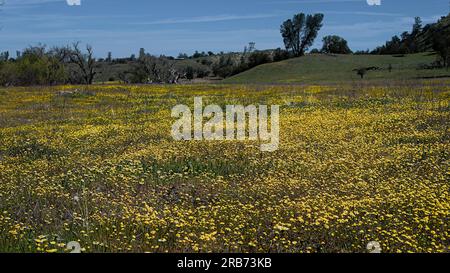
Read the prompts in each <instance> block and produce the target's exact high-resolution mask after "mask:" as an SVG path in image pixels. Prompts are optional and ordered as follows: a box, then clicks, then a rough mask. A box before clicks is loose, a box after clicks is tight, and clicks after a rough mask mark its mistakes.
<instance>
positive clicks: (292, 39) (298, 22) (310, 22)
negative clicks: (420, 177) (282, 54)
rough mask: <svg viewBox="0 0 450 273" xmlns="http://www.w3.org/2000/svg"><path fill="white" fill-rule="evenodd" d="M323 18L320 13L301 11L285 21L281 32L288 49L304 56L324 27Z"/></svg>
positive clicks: (295, 54) (296, 54) (294, 53)
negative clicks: (306, 13)
mask: <svg viewBox="0 0 450 273" xmlns="http://www.w3.org/2000/svg"><path fill="white" fill-rule="evenodd" d="M323 18H324V15H323V14H320V13H319V14H314V15H310V14H308V15H305V14H304V13H299V14H296V15H294V17H293V18H292V19H289V20H286V21H284V22H283V24H282V25H281V28H280V32H281V36H282V37H283V42H284V45H285V47H286V49H287V50H290V51H291V52H292V54H293V55H294V56H296V57H299V56H303V55H304V54H305V51H306V50H307V49H308V48H309V47H310V46H311V45H312V44H313V43H314V40H315V39H316V37H317V35H318V33H319V30H320V29H321V28H322V25H323V24H322V22H323Z"/></svg>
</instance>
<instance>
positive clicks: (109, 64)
mask: <svg viewBox="0 0 450 273" xmlns="http://www.w3.org/2000/svg"><path fill="white" fill-rule="evenodd" d="M323 20H324V15H323V14H321V13H317V14H304V13H299V14H296V15H294V16H293V17H292V18H291V19H288V20H286V21H284V22H283V23H282V24H281V26H280V34H281V37H282V39H283V43H284V46H285V48H284V49H281V48H277V49H275V50H257V49H256V48H255V43H254V42H251V43H249V45H248V46H246V47H245V49H244V51H243V52H240V53H224V52H220V53H217V54H216V53H213V52H211V51H208V52H204V51H201V52H200V51H196V52H195V53H194V54H193V55H191V56H189V55H187V54H185V53H180V54H179V56H178V57H177V58H175V57H171V56H164V55H160V56H154V55H151V54H149V53H146V52H145V49H143V48H141V49H140V51H139V55H138V57H136V56H135V55H134V54H133V55H131V56H130V57H129V58H115V59H114V58H113V57H112V53H111V52H109V53H108V55H107V57H106V58H99V59H96V58H95V57H94V50H93V48H92V47H91V46H89V45H86V46H84V47H82V46H81V44H80V43H73V44H71V45H68V46H63V47H52V48H47V47H46V46H44V45H38V46H32V47H29V48H26V49H24V50H23V52H19V51H18V52H17V53H16V57H15V58H11V57H10V55H9V52H3V53H0V85H3V86H10V85H56V84H67V83H69V84H92V83H93V82H94V81H99V80H100V79H101V81H121V82H124V83H170V84H174V83H179V82H180V81H181V80H186V81H190V80H193V79H195V78H203V77H220V78H227V77H230V76H233V75H236V74H238V73H241V72H243V71H246V70H249V69H251V68H253V67H255V66H258V65H261V64H266V63H271V62H278V61H282V60H286V59H289V58H294V57H302V56H304V55H305V54H306V53H307V52H309V53H325V54H352V53H353V52H352V50H351V49H350V47H349V45H348V43H347V41H346V40H345V39H344V38H342V37H340V36H337V35H329V36H325V37H323V39H322V42H323V45H322V48H321V49H310V47H311V46H312V45H313V44H314V41H315V40H316V38H317V36H318V34H319V32H320V30H321V28H322V26H323ZM425 51H434V52H437V54H438V56H439V60H438V63H437V65H438V66H439V67H442V66H445V67H448V65H449V63H450V16H447V17H442V18H441V19H440V20H439V21H438V22H437V23H434V24H428V25H425V26H423V24H422V20H421V19H420V18H419V17H416V18H415V22H414V24H413V26H412V30H411V31H410V32H404V33H402V35H401V36H400V37H399V36H394V37H392V39H391V40H390V41H387V42H386V43H385V44H384V45H382V46H379V47H377V48H376V49H374V50H372V51H371V52H369V51H357V52H355V53H354V54H391V55H392V54H409V53H417V52H425ZM117 67H119V68H117ZM113 68H114V69H113ZM112 70H114V71H112ZM115 70H118V72H117V71H115Z"/></svg>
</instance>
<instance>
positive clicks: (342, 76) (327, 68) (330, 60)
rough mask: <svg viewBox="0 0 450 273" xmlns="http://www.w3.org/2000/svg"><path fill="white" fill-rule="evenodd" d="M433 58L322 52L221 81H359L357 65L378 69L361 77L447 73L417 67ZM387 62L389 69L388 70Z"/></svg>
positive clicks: (426, 55)
mask: <svg viewBox="0 0 450 273" xmlns="http://www.w3.org/2000/svg"><path fill="white" fill-rule="evenodd" d="M435 60H436V55H435V54H432V53H419V54H411V55H405V56H404V57H398V56H397V57H396V56H390V55H324V54H312V55H307V56H304V57H301V58H294V59H289V60H286V61H282V62H277V63H270V64H264V65H260V66H257V67H255V68H253V69H251V70H248V71H245V72H243V73H241V74H238V75H236V76H233V77H231V78H228V79H226V80H224V82H225V83H283V84H289V83H296V84H297V83H306V84H317V83H341V82H349V81H355V82H358V81H361V78H360V77H359V76H358V75H357V74H356V72H355V71H353V70H354V69H356V68H360V67H370V66H377V67H380V68H381V70H377V71H369V72H368V73H367V74H366V76H365V78H364V80H363V81H376V80H388V79H394V80H409V79H420V78H430V77H445V76H447V77H450V70H445V69H433V70H430V69H419V67H420V66H421V65H424V64H431V63H432V62H434V61H435ZM389 64H391V65H392V67H393V69H392V72H389V71H388V67H389Z"/></svg>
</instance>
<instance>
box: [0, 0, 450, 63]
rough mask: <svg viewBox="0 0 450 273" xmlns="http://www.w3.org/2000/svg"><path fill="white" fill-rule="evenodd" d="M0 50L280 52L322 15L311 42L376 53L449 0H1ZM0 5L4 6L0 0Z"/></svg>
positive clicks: (443, 10) (117, 53)
mask: <svg viewBox="0 0 450 273" xmlns="http://www.w3.org/2000/svg"><path fill="white" fill-rule="evenodd" d="M3 1H4V2H5V4H4V5H3V7H2V8H0V9H1V11H0V25H1V29H0V51H5V50H9V51H10V52H15V51H16V50H18V49H23V48H24V47H26V46H28V45H35V44H37V43H39V42H40V43H43V44H46V45H49V46H53V45H65V44H69V43H72V42H74V41H81V42H83V43H89V44H91V45H93V47H94V50H95V53H96V56H98V57H102V56H106V54H107V52H108V51H112V53H113V56H116V57H117V56H119V57H121V56H129V55H131V54H132V53H137V52H138V51H139V48H140V47H144V48H145V49H146V50H147V52H150V53H152V54H155V55H159V54H167V55H178V53H180V52H187V53H192V52H193V51H195V50H199V51H209V50H211V51H215V52H218V51H225V52H228V51H241V50H242V49H243V48H244V46H245V45H246V44H247V43H248V42H250V41H254V42H256V48H257V49H267V48H276V47H283V42H282V39H281V37H280V33H279V26H280V24H281V23H282V21H283V20H285V19H287V18H290V17H291V16H292V15H293V14H295V13H298V12H304V13H315V12H321V13H324V14H325V20H324V27H323V28H322V30H321V32H320V36H319V38H318V39H317V40H316V44H315V45H314V46H315V47H320V45H321V41H320V40H321V37H322V36H324V35H328V34H337V35H340V36H342V37H344V38H346V39H347V40H348V41H349V45H350V47H351V48H352V49H353V50H358V49H367V48H370V49H372V48H374V47H375V46H377V45H380V44H382V43H384V41H385V40H387V39H389V38H390V37H391V36H393V35H395V34H399V33H401V32H403V31H405V30H408V31H409V30H410V28H411V25H412V23H413V20H414V19H413V18H414V16H420V17H422V19H423V21H424V23H429V22H433V21H436V20H437V19H438V18H439V17H440V16H443V15H446V14H447V13H448V12H449V1H447V0H427V1H425V0H381V1H382V4H381V5H380V6H369V5H368V4H367V1H366V0H164V1H154V0H127V1H123V0H81V6H69V5H67V3H66V0H3ZM0 2H2V0H0Z"/></svg>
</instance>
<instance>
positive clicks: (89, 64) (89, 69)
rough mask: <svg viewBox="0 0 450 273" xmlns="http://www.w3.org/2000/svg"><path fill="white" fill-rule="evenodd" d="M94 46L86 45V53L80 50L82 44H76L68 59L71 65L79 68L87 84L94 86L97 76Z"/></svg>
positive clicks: (70, 49) (71, 49)
mask: <svg viewBox="0 0 450 273" xmlns="http://www.w3.org/2000/svg"><path fill="white" fill-rule="evenodd" d="M93 53H94V51H93V49H92V46H90V45H86V53H83V52H82V51H81V50H80V43H79V42H77V43H74V44H73V45H72V48H69V50H68V57H69V60H70V62H71V63H74V64H76V65H77V66H78V68H79V70H80V72H81V76H82V78H83V80H84V82H85V84H92V82H93V80H94V77H95V75H96V74H97V72H96V71H95V58H94V56H93Z"/></svg>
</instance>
